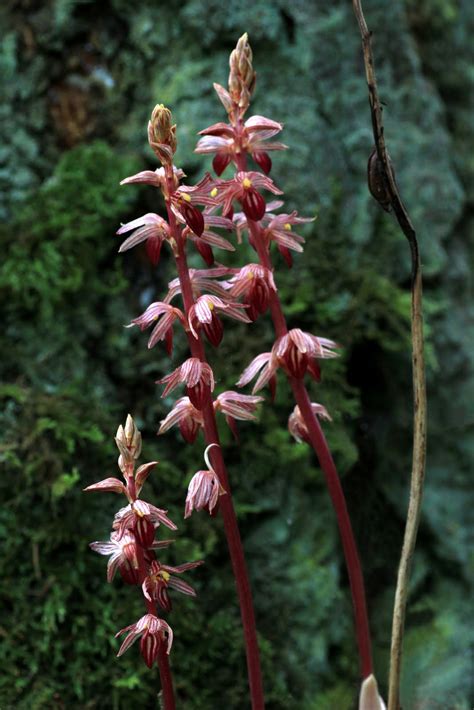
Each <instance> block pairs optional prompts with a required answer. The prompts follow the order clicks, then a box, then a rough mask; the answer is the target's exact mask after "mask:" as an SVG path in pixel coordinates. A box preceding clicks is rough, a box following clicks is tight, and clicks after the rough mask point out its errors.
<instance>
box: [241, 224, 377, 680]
mask: <svg viewBox="0 0 474 710" xmlns="http://www.w3.org/2000/svg"><path fill="white" fill-rule="evenodd" d="M248 225H249V229H250V233H251V235H252V240H253V244H254V246H255V249H256V251H257V254H258V257H259V260H260V263H261V264H262V266H265V267H266V268H267V269H270V271H272V272H273V265H272V261H271V258H270V254H269V252H268V249H267V246H266V245H265V243H264V240H263V238H262V232H261V228H260V226H259V224H258V223H257V222H253V221H252V220H248ZM270 312H271V315H272V320H273V323H274V326H275V332H276V335H277V337H281V336H282V335H285V334H286V333H287V332H288V327H287V324H286V319H285V316H284V313H283V309H282V306H281V302H280V298H279V296H278V293H277V292H275V291H271V292H270ZM288 379H289V382H290V385H291V388H292V390H293V394H294V397H295V400H296V402H297V404H298V407H299V408H300V412H301V414H302V416H303V419H304V421H305V424H306V428H307V430H308V434H309V439H310V441H311V445H312V447H313V449H314V451H315V453H316V456H317V457H318V460H319V463H320V465H321V468H322V470H323V474H324V477H325V479H326V485H327V487H328V491H329V495H330V497H331V501H332V505H333V508H334V511H335V513H336V517H337V523H338V526H339V532H340V535H341V539H342V547H343V550H344V557H345V560H346V566H347V572H348V575H349V582H350V586H351V595H352V604H353V607H354V617H355V627H356V636H357V646H358V649H359V658H360V669H361V675H362V677H363V678H366V677H367V676H369V675H370V674H371V673H372V668H373V666H372V651H371V639H370V628H369V620H368V615H367V604H366V600H365V590H364V578H363V574H362V566H361V563H360V559H359V554H358V551H357V545H356V541H355V538H354V532H353V530H352V525H351V520H350V517H349V512H348V510H347V505H346V500H345V497H344V492H343V489H342V486H341V482H340V480H339V476H338V473H337V469H336V466H335V464H334V461H333V458H332V455H331V452H330V450H329V447H328V444H327V441H326V437H325V436H324V433H323V430H322V428H321V425H320V423H319V421H318V419H317V417H316V415H315V414H314V412H313V409H312V407H311V400H310V398H309V395H308V391H307V389H306V387H305V384H304V382H303V380H302V379H298V378H296V377H288Z"/></svg>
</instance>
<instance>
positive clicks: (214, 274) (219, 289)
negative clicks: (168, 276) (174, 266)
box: [165, 266, 234, 303]
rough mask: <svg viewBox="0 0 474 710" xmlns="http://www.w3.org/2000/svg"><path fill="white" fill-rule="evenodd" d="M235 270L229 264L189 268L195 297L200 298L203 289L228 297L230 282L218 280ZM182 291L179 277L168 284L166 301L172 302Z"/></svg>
mask: <svg viewBox="0 0 474 710" xmlns="http://www.w3.org/2000/svg"><path fill="white" fill-rule="evenodd" d="M233 272H234V269H231V268H229V267H227V266H216V267H214V268H213V269H189V280H190V282H191V288H192V291H193V296H194V298H195V299H196V298H199V296H201V295H202V293H203V291H206V292H208V293H213V294H214V295H215V296H219V298H222V299H225V298H228V290H229V282H228V281H216V279H218V278H221V277H222V276H229V275H230V274H232V273H233ZM180 293H181V283H180V280H179V278H176V279H173V280H172V281H170V282H169V284H168V293H167V294H166V297H165V302H166V303H170V302H171V301H172V300H173V298H175V297H176V296H177V295H178V294H180Z"/></svg>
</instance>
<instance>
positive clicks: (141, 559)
mask: <svg viewBox="0 0 474 710" xmlns="http://www.w3.org/2000/svg"><path fill="white" fill-rule="evenodd" d="M127 485H128V488H129V491H130V493H131V495H132V497H133V499H134V500H135V499H136V487H135V479H134V478H133V476H130V478H129V479H128V482H127ZM137 561H138V580H139V582H138V584H139V586H140V589H141V586H142V584H143V582H144V580H145V578H146V576H147V568H146V564H145V555H144V550H143V548H142V546H141V545H140V544H138V543H137ZM145 606H146V610H147V613H148V614H153V616H156V605H155V604H154V602H152V601H150V600H149V599H146V598H145ZM158 670H159V671H160V680H161V690H162V692H163V708H164V710H176V703H175V699H174V689H173V676H172V674H171V668H170V663H169V659H168V654H167V653H166V649H165V647H164V645H163V644H162V645H161V648H160V649H159V652H158Z"/></svg>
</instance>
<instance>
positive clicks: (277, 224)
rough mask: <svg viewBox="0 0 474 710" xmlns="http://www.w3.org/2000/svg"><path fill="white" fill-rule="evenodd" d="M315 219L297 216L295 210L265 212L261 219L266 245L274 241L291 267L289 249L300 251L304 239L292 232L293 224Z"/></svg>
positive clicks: (291, 259) (291, 261)
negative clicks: (276, 213) (288, 212)
mask: <svg viewBox="0 0 474 710" xmlns="http://www.w3.org/2000/svg"><path fill="white" fill-rule="evenodd" d="M315 219H316V218H315V217H298V212H297V211H296V210H294V211H293V212H291V214H278V215H274V214H272V213H270V212H269V213H267V214H265V216H264V219H263V226H264V229H263V239H264V240H265V241H266V243H267V244H268V245H270V243H271V242H275V244H276V245H277V247H278V251H279V252H280V254H281V255H282V256H283V258H284V259H285V261H286V263H287V265H288V266H289V267H291V265H292V263H293V258H292V256H291V253H290V251H289V250H290V249H291V250H293V251H296V252H302V251H303V247H302V246H301V245H302V244H304V241H305V240H304V238H303V237H302V236H301V235H299V234H296V232H293V225H294V224H305V223H307V222H314V220H315Z"/></svg>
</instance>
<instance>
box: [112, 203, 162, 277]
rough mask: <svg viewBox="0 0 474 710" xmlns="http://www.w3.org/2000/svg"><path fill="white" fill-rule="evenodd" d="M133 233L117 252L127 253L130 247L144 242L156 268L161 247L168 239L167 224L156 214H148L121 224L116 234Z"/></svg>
mask: <svg viewBox="0 0 474 710" xmlns="http://www.w3.org/2000/svg"><path fill="white" fill-rule="evenodd" d="M132 230H134V231H133V233H132V234H131V235H130V236H129V237H127V239H126V240H125V241H124V242H123V244H122V245H121V247H120V249H119V252H124V251H127V250H128V249H132V247H135V246H137V244H141V243H142V242H146V251H147V255H148V258H149V259H150V261H151V263H152V264H153V265H154V266H156V264H157V263H158V261H159V260H160V254H161V247H162V244H163V242H164V241H165V240H169V238H170V228H169V224H168V222H166V220H164V219H163V218H162V217H160V216H159V215H157V214H154V213H153V212H149V213H148V214H145V215H143V216H142V217H138V218H137V219H134V220H132V221H131V222H127V224H123V225H122V226H121V227H120V229H119V230H117V234H126V233H127V232H131V231H132Z"/></svg>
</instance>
